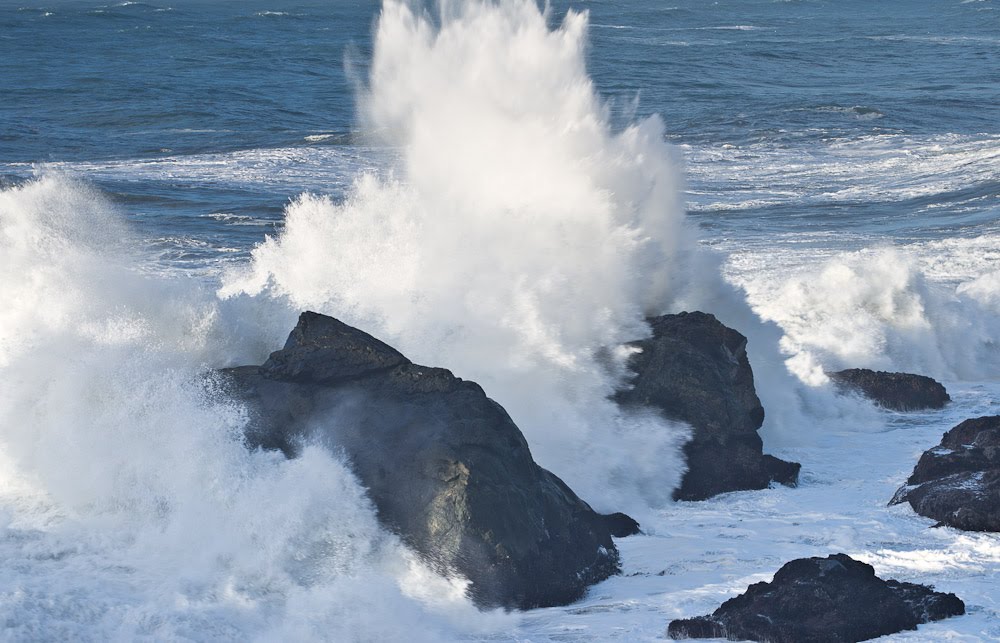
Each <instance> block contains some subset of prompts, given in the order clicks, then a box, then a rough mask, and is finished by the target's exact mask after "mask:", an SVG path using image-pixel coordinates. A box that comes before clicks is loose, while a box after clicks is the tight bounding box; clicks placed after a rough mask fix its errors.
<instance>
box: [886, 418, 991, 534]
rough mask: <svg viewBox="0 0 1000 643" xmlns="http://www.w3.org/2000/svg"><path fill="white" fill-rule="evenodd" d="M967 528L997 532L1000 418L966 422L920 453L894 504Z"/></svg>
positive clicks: (956, 526)
mask: <svg viewBox="0 0 1000 643" xmlns="http://www.w3.org/2000/svg"><path fill="white" fill-rule="evenodd" d="M904 501H905V502H909V503H910V506H911V507H913V510H914V511H916V512H917V513H918V514H920V515H921V516H926V517H927V518H932V519H934V520H937V521H939V522H940V523H942V524H945V525H950V526H952V527H955V528H957V529H965V530H968V531H1000V416H996V415H993V416H987V417H981V418H975V419H972V420H966V421H965V422H962V423H961V424H959V425H958V426H956V427H955V428H953V429H951V430H950V431H948V432H947V433H945V434H944V437H943V438H941V444H940V445H939V446H937V447H934V448H933V449H930V450H929V451H925V452H924V454H923V455H921V456H920V460H919V461H918V462H917V466H916V467H915V468H914V469H913V475H911V476H910V477H909V479H908V480H907V481H906V485H904V486H903V487H901V488H900V489H899V491H897V492H896V495H895V496H894V497H893V499H892V502H890V503H889V504H891V505H895V504H899V503H901V502H904Z"/></svg>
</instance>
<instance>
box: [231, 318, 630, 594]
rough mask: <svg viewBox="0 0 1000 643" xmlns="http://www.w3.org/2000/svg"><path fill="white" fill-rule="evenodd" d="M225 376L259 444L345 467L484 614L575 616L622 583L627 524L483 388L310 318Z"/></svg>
mask: <svg viewBox="0 0 1000 643" xmlns="http://www.w3.org/2000/svg"><path fill="white" fill-rule="evenodd" d="M223 373H224V378H223V380H224V382H225V383H226V385H227V387H228V389H229V392H230V393H232V394H233V395H234V396H236V397H237V398H238V399H242V400H244V401H246V403H247V405H248V408H249V409H250V413H251V418H252V419H251V422H250V426H249V428H248V429H247V433H246V440H247V442H248V445H249V446H251V447H263V448H267V449H280V450H282V451H283V452H284V453H285V454H286V455H288V456H289V457H294V456H295V455H296V454H297V453H298V452H299V450H300V449H301V446H302V444H304V443H306V442H309V443H319V444H322V445H324V446H326V447H327V448H329V449H331V450H333V451H335V452H338V453H343V454H344V455H346V457H347V459H348V460H349V462H350V464H351V466H352V468H353V470H354V472H355V473H356V475H357V476H358V478H359V479H360V480H361V482H362V484H364V485H365V486H366V487H367V488H368V492H369V495H370V497H371V499H372V501H373V502H374V504H375V506H376V508H377V510H378V517H379V520H380V522H381V523H382V524H383V525H384V526H386V527H387V528H388V529H390V530H392V531H394V532H395V533H397V534H399V536H400V537H401V538H402V539H403V541H404V542H406V543H407V544H408V545H409V546H411V547H412V548H413V549H414V550H415V551H417V552H418V553H419V554H421V555H422V557H423V558H424V559H425V560H426V561H427V562H428V563H429V564H431V565H432V566H433V567H434V568H435V569H437V570H439V571H441V572H444V573H455V572H457V573H459V574H461V575H462V576H464V577H465V578H467V579H469V580H470V581H471V586H470V590H469V593H470V595H471V597H472V598H473V599H474V600H475V601H476V602H477V603H478V604H479V605H481V606H502V607H507V608H522V609H527V608H532V607H540V606H548V605H561V604H566V603H569V602H571V601H574V600H576V599H578V598H580V597H581V596H582V595H583V594H584V592H585V591H586V588H587V587H588V586H589V585H591V584H593V583H596V582H598V581H601V580H603V579H605V578H607V577H608V576H610V575H612V574H615V573H617V572H618V571H619V558H618V551H617V549H616V548H615V545H614V543H613V542H612V540H611V533H610V532H611V530H612V529H617V528H618V527H619V526H620V525H622V524H624V519H618V518H616V519H609V518H607V517H605V516H601V515H600V514H597V513H595V512H594V511H593V510H592V509H591V508H590V507H589V506H588V505H587V504H586V503H585V502H583V501H582V500H581V499H580V498H579V497H577V495H576V494H575V493H573V491H572V490H571V489H570V488H569V487H568V486H566V484H564V483H563V481H562V480H560V479H559V478H558V477H556V476H555V475H553V474H552V473H550V472H548V471H546V470H545V469H542V468H541V467H539V466H538V465H537V464H535V462H534V461H533V460H532V457H531V453H530V451H529V449H528V444H527V443H526V442H525V440H524V437H523V436H522V434H521V432H520V431H519V430H518V428H517V426H515V425H514V423H513V422H512V421H511V419H510V417H509V416H508V415H507V413H506V412H505V411H504V409H503V408H502V407H501V406H500V405H499V404H497V403H496V402H494V401H493V400H491V399H489V398H488V397H486V395H485V393H484V392H483V390H482V389H481V388H480V387H479V386H478V385H477V384H475V383H474V382H468V381H463V380H461V379H459V378H457V377H455V376H453V375H452V374H451V372H449V371H447V370H444V369H440V368H428V367H425V366H419V365H417V364H413V363H412V362H410V361H409V360H408V359H406V358H405V357H403V355H401V354H400V353H399V352H398V351H396V350H395V349H393V348H391V347H390V346H388V345H386V344H384V343H382V342H380V341H378V340H377V339H375V338H373V337H371V336H369V335H367V334H366V333H363V332H361V331H360V330H357V329H355V328H352V327H350V326H347V325H346V324H343V323H341V322H339V321H337V320H336V319H333V318H330V317H326V316H323V315H319V314H316V313H309V312H307V313H303V314H302V315H301V317H300V318H299V322H298V325H297V326H296V327H295V330H293V331H292V333H291V335H290V336H289V338H288V342H287V343H286V344H285V347H284V348H283V349H282V350H280V351H277V352H275V353H272V354H271V356H270V358H269V359H268V360H267V361H266V362H265V363H264V364H263V365H262V366H260V367H256V366H244V367H238V368H231V369H225V370H224V371H223Z"/></svg>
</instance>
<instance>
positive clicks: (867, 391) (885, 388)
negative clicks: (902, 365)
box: [827, 368, 951, 411]
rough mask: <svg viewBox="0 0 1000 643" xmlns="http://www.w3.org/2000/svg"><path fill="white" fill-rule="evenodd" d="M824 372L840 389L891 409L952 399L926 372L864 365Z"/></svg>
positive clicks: (935, 405) (916, 408)
mask: <svg viewBox="0 0 1000 643" xmlns="http://www.w3.org/2000/svg"><path fill="white" fill-rule="evenodd" d="M827 375H828V376H829V377H830V379H831V380H833V382H834V383H835V384H836V385H837V387H838V388H839V389H841V390H842V391H849V392H854V393H860V394H861V395H863V396H865V397H867V398H868V399H870V400H872V401H873V402H875V403H876V404H878V405H879V406H883V407H885V408H887V409H891V410H893V411H922V410H925V409H940V408H942V407H944V405H945V404H947V403H948V402H950V401H951V398H950V397H949V396H948V391H946V390H945V388H944V386H942V385H941V384H940V383H939V382H937V381H935V380H933V379H931V378H929V377H927V376H925V375H914V374H912V373H886V372H885V371H872V370H869V369H867V368H849V369H847V370H844V371H837V372H836V373H827Z"/></svg>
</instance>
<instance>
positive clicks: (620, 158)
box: [222, 0, 694, 509]
mask: <svg viewBox="0 0 1000 643" xmlns="http://www.w3.org/2000/svg"><path fill="white" fill-rule="evenodd" d="M549 19H550V16H549V15H548V14H546V13H545V12H543V11H540V10H539V9H538V7H537V5H536V4H535V3H534V2H532V1H529V0H509V1H505V2H499V3H491V2H448V3H443V5H442V7H441V12H440V15H439V16H437V17H436V19H435V18H432V17H431V16H429V15H427V14H424V13H420V12H419V11H417V10H415V9H413V8H412V7H411V5H410V4H408V3H403V2H397V1H393V0H390V1H387V2H385V4H384V6H383V10H382V14H381V17H380V19H379V22H378V27H377V32H376V43H375V57H374V60H373V64H372V70H371V76H370V82H369V84H368V86H367V88H366V90H365V92H364V95H363V96H362V99H361V101H360V104H361V112H362V122H364V123H366V124H367V128H368V129H369V130H370V131H372V132H374V135H376V136H378V137H380V138H381V139H382V140H383V141H384V142H387V143H389V144H391V145H393V146H396V147H398V148H399V149H400V150H401V156H402V160H401V163H400V165H399V167H397V168H396V170H395V171H396V178H394V179H388V180H384V179H379V178H376V177H374V176H363V177H361V178H360V179H359V180H358V181H357V183H356V185H355V186H354V190H353V193H352V194H351V195H350V197H349V198H348V199H347V200H346V202H344V203H335V202H333V201H332V200H331V199H329V198H325V197H321V196H314V195H304V196H302V197H300V198H299V199H297V200H296V201H295V202H294V203H293V204H292V205H291V206H290V207H289V208H288V210H287V213H286V226H285V229H284V231H283V232H282V234H281V235H280V236H279V237H277V238H273V239H269V240H268V241H267V242H266V243H264V244H263V245H261V246H259V247H258V248H257V249H256V250H255V251H254V253H253V262H252V265H251V266H250V268H249V269H248V270H246V271H243V272H240V273H238V274H233V275H230V276H229V278H228V280H227V283H226V285H225V287H224V288H223V289H222V294H223V295H225V296H234V295H238V294H250V295H260V294H264V295H269V296H274V297H283V298H287V300H288V301H289V302H290V305H291V306H292V307H294V308H310V309H314V310H317V311H319V312H324V313H328V314H331V315H334V316H337V317H339V318H341V319H343V320H345V321H346V322H348V323H351V324H353V325H356V326H359V327H360V328H363V329H365V330H367V331H369V332H371V333H372V334H374V335H376V336H378V337H380V338H382V339H384V340H386V341H388V342H389V343H391V344H393V345H395V346H398V347H399V348H400V349H401V350H402V351H403V352H404V353H405V354H407V355H408V356H409V357H411V358H412V359H414V360H415V361H417V362H420V363H425V364H430V365H440V366H446V367H448V368H451V369H452V370H454V371H455V373H456V374H457V375H459V376H461V377H466V378H470V379H474V380H476V381H478V382H479V383H480V384H482V385H483V387H484V388H485V390H486V391H487V393H488V394H489V395H490V396H491V397H494V398H495V399H496V400H497V401H499V402H500V403H501V404H503V405H504V406H505V407H506V408H507V410H508V411H509V412H510V414H511V416H512V417H513V419H514V420H515V422H516V423H517V424H518V426H519V427H521V429H522V430H523V431H524V433H525V435H526V437H527V438H528V441H529V444H530V445H531V447H532V450H533V453H534V455H535V457H536V459H537V460H538V461H539V462H540V463H541V464H542V465H543V466H546V467H548V468H550V469H552V470H553V471H554V472H555V473H557V474H558V475H560V476H562V477H564V478H565V479H566V481H567V482H568V483H569V484H570V486H572V487H573V488H574V489H575V490H577V491H578V492H579V493H580V494H581V495H582V496H583V497H584V498H585V499H587V500H588V501H589V502H593V503H595V504H596V505H597V506H598V507H599V508H601V509H628V508H632V509H639V508H640V506H641V507H645V506H648V503H652V504H658V503H662V502H664V501H665V500H666V499H667V498H669V495H670V491H671V489H672V488H673V487H674V486H675V484H676V482H677V479H678V476H679V474H680V472H681V467H682V465H681V463H680V460H679V458H678V455H677V449H676V446H677V443H678V441H679V440H681V439H683V430H681V429H678V428H676V427H671V426H669V425H668V424H667V423H665V422H663V421H661V420H659V419H656V418H653V417H648V416H643V417H636V416H626V415H624V414H623V413H622V412H621V411H619V410H618V409H617V407H616V406H615V405H614V404H613V403H612V402H610V401H608V400H607V397H608V395H609V394H611V393H612V392H613V390H614V387H615V386H616V384H617V383H618V381H619V380H618V378H619V376H620V373H621V362H622V358H623V354H616V355H612V356H609V357H608V358H607V359H604V360H602V359H600V358H599V349H601V348H602V347H614V346H617V345H620V344H621V343H622V342H624V341H628V340H632V339H637V338H641V337H643V336H645V335H646V334H647V333H648V330H647V328H646V326H645V324H644V322H643V320H644V317H645V316H646V315H648V314H658V313H661V312H664V311H665V310H666V309H667V308H669V306H670V302H671V301H672V299H674V298H675V297H676V296H677V295H678V293H679V292H680V290H681V289H682V287H684V285H685V284H686V283H687V282H688V277H689V276H688V275H682V274H681V271H682V270H684V266H685V265H687V262H686V261H685V259H684V256H683V255H684V254H685V253H688V252H691V251H692V248H693V246H694V244H693V235H691V234H690V233H689V232H688V231H687V230H686V228H685V224H684V219H683V207H682V205H681V204H680V203H679V200H678V199H679V194H680V192H679V185H678V182H679V181H678V172H677V171H676V169H675V165H674V161H673V158H672V152H671V150H670V149H669V148H668V146H667V145H666V144H665V143H664V128H663V124H662V122H661V121H660V120H659V118H650V119H648V120H645V121H643V122H641V123H638V124H636V125H633V126H631V127H628V128H626V129H625V130H623V131H619V132H615V131H613V130H612V128H611V126H610V124H609V114H608V112H607V109H606V108H605V106H604V105H603V104H602V102H601V100H600V99H599V97H598V95H597V94H596V92H595V89H594V87H593V84H592V82H591V80H590V78H589V77H588V76H587V73H586V69H585V48H586V28H587V16H586V14H581V13H575V12H572V11H571V12H569V13H568V14H567V15H566V17H565V19H564V20H563V21H562V23H561V25H559V26H558V27H557V28H554V29H553V28H550V27H549V25H548V20H549Z"/></svg>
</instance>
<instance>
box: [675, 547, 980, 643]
mask: <svg viewBox="0 0 1000 643" xmlns="http://www.w3.org/2000/svg"><path fill="white" fill-rule="evenodd" d="M964 613H965V604H964V603H962V601H961V600H959V598H958V597H957V596H955V595H954V594H943V593H940V592H935V591H933V590H932V589H931V588H929V587H926V586H924V585H915V584H913V583H900V582H897V581H894V580H890V581H884V580H882V579H880V578H878V577H877V576H875V570H874V569H873V568H872V567H871V565H866V564H865V563H862V562H859V561H856V560H854V559H853V558H851V557H849V556H846V555H844V554H834V555H832V556H828V557H827V558H800V559H798V560H793V561H792V562H790V563H786V564H785V565H784V566H783V567H782V568H781V569H779V570H778V573H777V574H775V575H774V580H773V581H772V582H770V583H754V584H753V585H751V586H750V587H748V588H747V591H746V593H744V594H741V595H740V596H737V597H736V598H731V599H729V600H728V601H726V602H725V603H723V604H722V606H721V607H719V609H717V610H715V612H713V613H712V614H711V615H710V616H699V617H697V618H692V619H685V620H678V621H673V622H671V623H670V626H669V628H668V630H667V634H668V635H669V636H670V638H673V639H685V638H723V639H725V638H728V639H730V640H740V639H748V640H751V641H768V642H769V643H809V642H816V643H819V642H823V643H837V642H841V641H843V642H846V641H866V640H868V639H873V638H877V637H879V636H884V635H886V634H892V633H894V632H901V631H903V630H915V629H917V625H919V624H920V623H927V622H929V621H939V620H941V619H944V618H948V617H950V616H958V615H961V614H964Z"/></svg>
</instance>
